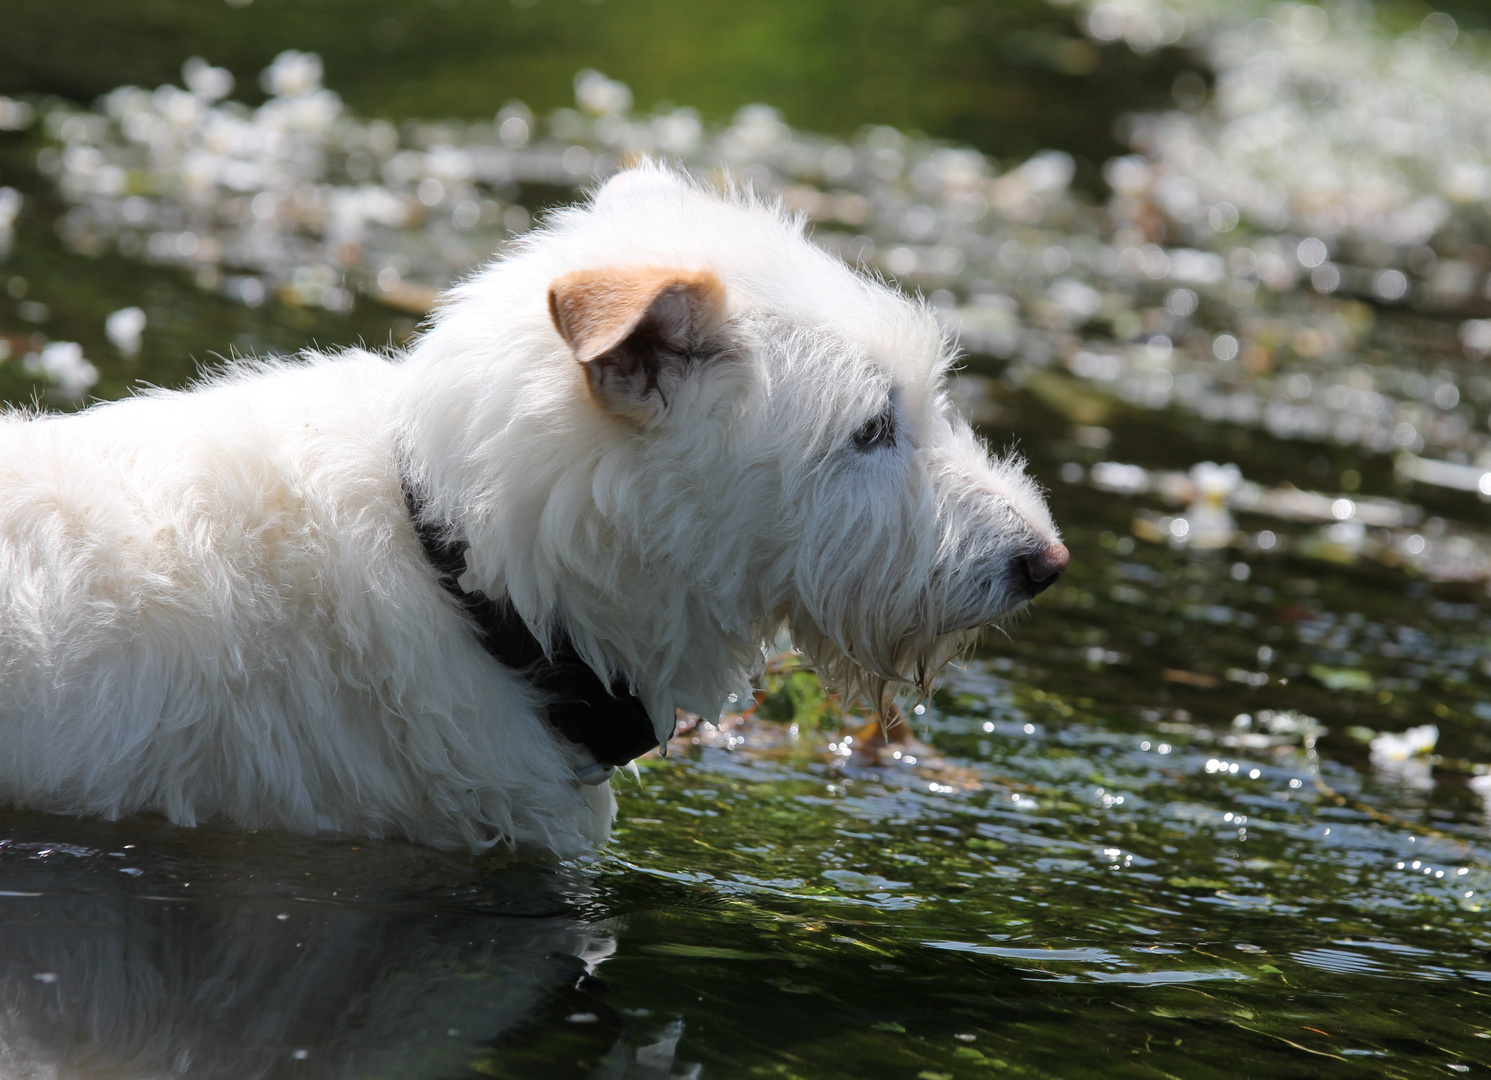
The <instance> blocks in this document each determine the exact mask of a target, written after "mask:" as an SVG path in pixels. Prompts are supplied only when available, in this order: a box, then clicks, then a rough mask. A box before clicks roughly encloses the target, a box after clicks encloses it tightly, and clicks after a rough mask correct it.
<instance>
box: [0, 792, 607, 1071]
mask: <svg viewBox="0 0 1491 1080" xmlns="http://www.w3.org/2000/svg"><path fill="white" fill-rule="evenodd" d="M142 833H143V834H145V835H142ZM0 837H4V838H5V839H0V1075H3V1076H4V1077H6V1078H11V1077H33V1076H34V1077H57V1078H62V1077H79V1078H84V1077H86V1078H88V1080H100V1078H115V1077H119V1078H124V1077H166V1076H183V1077H185V1076H190V1077H213V1078H217V1077H224V1078H229V1077H231V1078H234V1080H238V1078H249V1077H273V1076H281V1075H283V1076H306V1077H311V1076H315V1077H321V1076H337V1077H341V1076H348V1077H351V1076H358V1077H366V1076H398V1077H401V1078H404V1077H420V1076H436V1075H450V1074H452V1073H456V1072H461V1071H464V1068H465V1066H466V1063H468V1062H470V1061H471V1060H472V1058H473V1052H474V1051H475V1050H476V1049H477V1048H479V1047H480V1046H482V1045H483V1044H487V1043H490V1042H491V1041H492V1040H494V1039H496V1038H498V1037H499V1036H501V1035H502V1034H503V1033H504V1032H506V1031H509V1030H511V1029H513V1028H514V1027H515V1026H518V1025H521V1024H522V1023H523V1021H524V1020H525V1018H531V1017H532V1016H533V1015H535V1014H536V1013H539V1012H541V1011H543V1010H544V1009H545V1007H546V1003H547V1004H548V1005H550V1006H552V1005H553V1004H554V1002H553V1000H552V999H556V998H557V999H559V1007H561V1008H563V1007H564V1002H563V998H564V996H565V995H566V994H572V993H573V992H574V991H573V988H574V987H575V986H576V984H577V983H578V982H579V981H581V980H583V978H584V977H585V975H586V972H587V970H589V969H591V968H593V966H594V965H595V964H596V963H597V962H599V960H601V959H603V958H604V957H605V956H606V955H608V954H609V952H610V951H611V949H612V948H613V947H614V946H613V942H612V940H611V938H610V937H609V935H608V933H607V932H605V931H604V930H599V929H597V928H595V927H593V926H589V925H587V924H586V923H585V922H584V921H583V920H582V919H580V918H578V917H577V916H576V915H575V914H574V913H573V911H572V910H570V909H568V906H567V904H566V902H565V897H566V894H567V892H572V891H573V889H574V888H575V887H576V882H577V879H576V878H574V877H573V876H571V877H568V878H566V874H565V871H563V870H562V869H552V868H542V867H539V868H535V867H533V866H526V867H517V868H513V867H501V868H499V869H500V871H501V872H496V871H494V870H493V868H492V866H491V865H490V862H486V863H484V862H483V860H475V859H471V858H463V857H459V856H451V855H446V854H442V853H437V852H430V851H426V850H421V849H418V848H412V847H408V846H404V845H377V844H365V845H356V846H354V845H345V844H343V845H337V844H325V845H318V844H317V842H316V841H307V840H303V839H300V838H285V837H272V838H271V837H256V836H247V835H246V834H243V833H231V832H229V833H223V832H217V833H215V834H214V833H209V832H208V831H207V830H192V831H188V830H176V829H172V828H170V827H168V826H164V825H159V824H152V823H144V824H143V825H141V824H140V823H131V824H129V825H124V824H120V825H105V824H98V823H87V822H74V821H60V820H59V819H48V818H40V817H36V818H28V819H25V820H24V821H23V820H22V819H20V818H18V817H17V816H15V815H7V816H6V817H4V818H0ZM126 838H133V839H132V840H131V839H126ZM126 843H129V844H130V845H131V846H129V847H125V846H124V845H125V844H126Z"/></svg>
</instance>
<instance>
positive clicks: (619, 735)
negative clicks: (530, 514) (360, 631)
mask: <svg viewBox="0 0 1491 1080" xmlns="http://www.w3.org/2000/svg"><path fill="white" fill-rule="evenodd" d="M400 483H401V486H402V487H403V492H404V504H405V506H406V507H407V508H408V510H409V519H410V523H411V524H412V525H413V527H414V532H415V535H416V536H418V538H419V544H420V547H421V548H423V549H424V553H425V558H426V559H427V560H428V561H429V563H430V566H431V567H432V568H433V569H434V570H435V573H436V575H437V577H438V580H439V582H440V587H441V588H443V589H444V590H445V591H446V592H448V593H449V594H450V595H451V596H452V597H453V598H454V599H455V601H456V602H457V603H458V604H459V605H460V606H461V609H462V610H463V611H464V612H465V614H466V616H467V618H468V619H469V620H470V622H471V630H472V633H473V634H474V635H475V636H476V640H477V641H478V642H479V643H480V645H481V647H482V648H483V649H485V650H486V652H487V654H488V655H489V656H491V657H492V659H494V660H495V661H497V662H498V663H499V664H502V665H503V666H504V667H507V668H510V669H512V670H513V671H515V672H517V673H518V674H520V675H521V676H522V677H523V678H524V679H526V680H527V681H528V683H529V684H530V685H531V686H533V687H534V688H535V689H536V690H539V691H540V692H541V693H542V694H543V695H544V697H545V698H547V699H548V703H547V706H546V716H547V719H548V721H549V724H550V726H552V727H553V728H554V730H555V731H556V732H557V733H558V734H560V735H562V736H563V737H564V738H565V739H566V740H567V741H568V742H570V743H572V744H574V746H575V747H576V748H577V751H578V752H577V754H576V757H577V759H578V760H577V763H576V767H575V774H576V776H578V777H579V779H580V780H581V781H583V782H585V783H590V784H598V783H602V782H603V781H605V780H607V779H609V778H610V776H611V774H612V773H613V772H614V771H615V770H616V768H617V767H619V766H622V765H626V764H627V763H629V762H630V761H632V760H633V759H634V758H636V757H639V756H641V755H642V754H645V753H646V752H647V751H649V750H651V749H653V748H654V747H656V746H658V745H659V741H658V738H657V735H656V734H655V732H654V728H653V723H652V719H651V717H649V716H648V714H647V709H646V708H645V707H644V706H643V704H642V702H641V701H640V700H639V699H638V698H637V696H636V695H635V694H633V693H631V691H630V690H629V689H628V688H627V686H626V685H625V684H624V683H620V682H618V683H614V684H612V685H611V686H609V687H608V686H606V685H605V683H603V682H602V681H601V679H600V677H599V676H597V675H596V673H595V672H594V671H593V670H592V669H591V667H590V665H588V664H586V663H585V661H584V660H583V659H581V657H580V654H579V652H578V651H577V650H576V649H575V647H574V645H573V644H572V643H571V642H570V640H569V639H568V637H566V636H564V635H563V633H562V632H561V633H560V635H559V636H558V637H557V639H555V640H554V641H553V642H552V643H551V647H550V648H549V649H548V650H545V648H544V646H543V645H542V644H541V643H540V642H539V640H538V638H536V637H535V636H534V634H533V631H532V630H530V629H529V628H528V624H527V623H525V622H524V621H523V617H522V616H521V615H520V614H518V611H517V609H516V608H515V607H514V606H513V604H512V602H511V601H510V600H509V599H508V598H507V597H503V598H502V599H501V600H493V599H491V598H490V597H488V596H487V595H486V594H485V593H481V592H476V591H469V592H468V591H467V590H466V589H464V588H463V587H462V586H461V583H460V578H461V575H462V574H463V573H464V572H465V569H466V547H467V545H466V542H465V541H464V540H461V539H460V538H458V537H456V536H455V535H453V534H452V531H451V529H450V528H449V527H448V526H443V525H440V524H437V523H436V522H434V521H432V520H431V519H430V517H429V515H428V514H427V512H426V511H427V506H426V502H425V499H424V497H423V495H422V494H421V493H420V491H419V488H418V486H417V485H416V484H415V482H414V481H413V480H412V479H411V478H410V477H409V475H408V473H407V472H402V473H401V475H400ZM663 746H664V748H665V749H666V744H665V743H664V744H663Z"/></svg>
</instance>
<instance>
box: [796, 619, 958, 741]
mask: <svg viewBox="0 0 1491 1080" xmlns="http://www.w3.org/2000/svg"><path fill="white" fill-rule="evenodd" d="M791 629H792V641H793V644H794V645H796V646H797V648H798V649H800V650H801V651H802V652H803V653H804V654H805V655H806V656H807V657H808V659H809V660H810V661H811V662H812V665H813V668H814V670H815V671H816V672H817V673H818V677H819V679H820V680H821V681H822V682H823V684H824V686H825V688H826V689H828V690H829V691H831V692H833V693H835V694H838V695H839V696H840V697H841V698H842V699H843V700H844V701H845V702H859V703H862V704H863V705H864V706H865V707H867V708H868V709H870V710H871V711H872V712H874V714H875V715H876V716H878V717H881V718H882V719H883V718H884V717H885V716H886V715H887V713H888V712H890V711H891V709H892V708H893V707H894V706H895V705H896V703H897V702H898V701H902V700H904V699H906V698H925V697H928V696H930V695H931V693H932V688H933V686H934V685H935V683H936V681H937V678H938V676H940V675H941V673H942V671H943V669H944V668H946V667H947V665H948V664H950V663H952V662H953V661H955V660H957V659H958V658H959V657H961V656H964V655H966V654H967V653H968V652H970V651H971V650H972V648H973V646H974V643H975V642H976V641H977V640H978V637H979V630H978V629H977V628H973V629H966V630H955V631H952V632H949V633H926V632H912V633H907V634H906V635H904V636H902V637H901V638H899V639H898V640H896V641H893V642H882V643H880V644H879V645H871V644H869V643H866V644H865V645H864V646H863V647H862V649H863V651H861V649H856V647H855V646H854V644H852V643H844V644H841V643H840V642H838V641H836V640H835V639H834V638H833V637H831V636H829V635H828V634H825V633H824V632H823V631H822V630H821V629H820V628H819V627H817V626H816V625H814V624H812V623H811V622H808V623H805V624H804V623H803V622H802V621H801V620H794V622H793V624H792V627H791Z"/></svg>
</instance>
